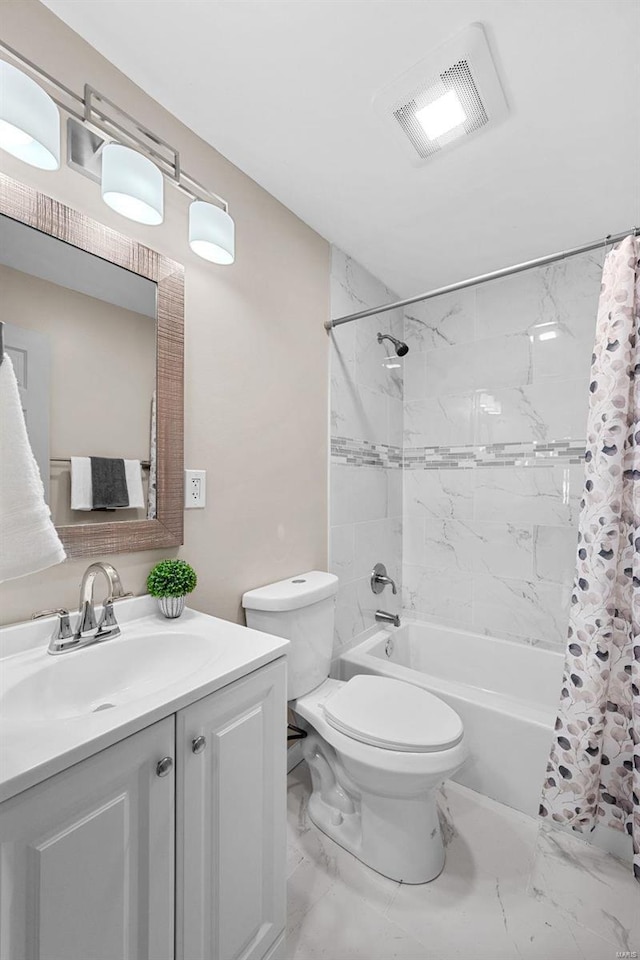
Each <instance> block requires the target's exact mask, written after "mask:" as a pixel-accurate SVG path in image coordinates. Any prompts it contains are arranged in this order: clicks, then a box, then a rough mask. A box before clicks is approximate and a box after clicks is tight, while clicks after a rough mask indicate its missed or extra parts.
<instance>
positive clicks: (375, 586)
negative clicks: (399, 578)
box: [371, 563, 398, 594]
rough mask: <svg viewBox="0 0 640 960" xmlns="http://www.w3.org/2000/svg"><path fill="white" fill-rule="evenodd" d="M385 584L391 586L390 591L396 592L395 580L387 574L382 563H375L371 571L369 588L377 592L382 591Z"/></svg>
mask: <svg viewBox="0 0 640 960" xmlns="http://www.w3.org/2000/svg"><path fill="white" fill-rule="evenodd" d="M386 586H390V587H391V591H392V593H394V594H395V593H397V592H398V588H397V587H396V584H395V581H394V580H392V579H391V577H388V576H387V568H386V567H385V565H384V563H376V565H375V567H374V568H373V570H372V571H371V589H372V590H373V592H374V593H376V594H377V593H382V591H383V590H384V588H385V587H386Z"/></svg>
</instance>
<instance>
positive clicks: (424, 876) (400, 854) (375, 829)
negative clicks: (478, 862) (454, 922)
mask: <svg viewBox="0 0 640 960" xmlns="http://www.w3.org/2000/svg"><path fill="white" fill-rule="evenodd" d="M304 758H305V760H306V762H307V763H308V765H309V769H310V772H311V781H312V786H313V790H312V794H311V797H310V798H309V806H308V811H309V816H310V818H311V820H312V821H313V823H314V824H315V825H316V826H317V827H318V828H319V829H320V830H322V832H323V833H326V834H327V836H329V837H331V839H332V840H335V841H336V843H339V844H340V846H341V847H344V849H345V850H348V851H349V853H352V854H353V855H354V856H355V857H357V858H358V860H361V861H362V862H363V863H365V864H366V865H367V866H368V867H371V868H372V869H373V870H376V871H377V872H378V873H381V874H382V875H383V876H385V877H389V879H391V880H396V881H398V882H401V883H416V884H417V883H427V882H428V881H429V880H434V879H435V878H436V877H437V876H438V875H439V874H440V873H441V871H442V868H443V867H444V861H445V853H444V844H443V842H442V833H441V831H440V822H439V819H438V810H437V806H436V802H435V788H436V787H437V786H438V784H437V783H434V784H433V788H432V789H429V790H427V791H425V792H424V793H421V794H419V795H418V796H415V797H411V798H397V797H382V796H378V795H375V794H372V793H370V792H368V791H365V790H360V789H358V788H356V787H355V785H354V784H353V783H351V782H349V781H348V777H347V776H346V774H345V773H344V771H343V770H341V769H340V765H339V763H338V760H337V756H336V753H335V751H334V750H333V748H332V747H330V746H329V745H328V744H327V743H325V742H324V741H323V740H321V738H320V737H319V736H317V734H315V733H312V734H310V735H309V736H308V737H307V739H306V740H305V741H304Z"/></svg>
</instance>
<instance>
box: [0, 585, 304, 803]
mask: <svg viewBox="0 0 640 960" xmlns="http://www.w3.org/2000/svg"><path fill="white" fill-rule="evenodd" d="M116 611H117V618H118V623H119V624H120V628H121V631H122V633H121V634H120V636H117V637H112V638H110V639H107V640H104V641H102V642H100V643H95V644H91V645H89V646H86V647H83V648H81V649H77V650H70V651H67V652H65V653H62V654H60V655H58V656H54V657H52V656H50V655H49V653H48V652H47V648H48V646H49V640H50V637H51V635H52V632H53V630H54V628H55V626H56V619H55V617H49V618H47V619H39V620H30V621H26V622H24V623H18V624H14V625H12V626H9V627H3V628H0V802H1V801H3V800H6V799H8V798H9V797H12V796H15V795H16V794H17V793H19V792H21V791H22V790H26V789H28V788H29V787H31V786H33V785H34V784H36V783H40V782H41V781H42V780H44V779H46V778H47V777H51V776H54V775H55V774H57V773H59V772H61V771H63V770H65V769H66V768H68V767H69V766H71V765H72V764H74V763H79V762H80V761H81V760H84V759H86V758H87V757H90V756H93V755H94V754H95V753H96V752H97V751H98V750H103V749H105V748H106V747H109V746H111V745H112V744H114V743H117V742H119V741H120V740H122V739H123V738H124V737H128V736H131V735H132V734H135V733H137V732H138V731H139V730H142V729H144V728H145V727H148V726H150V725H151V724H153V723H155V722H156V721H159V720H162V719H164V718H165V717H169V716H172V715H174V714H176V713H178V712H179V711H180V710H182V709H183V708H184V707H187V706H188V705H189V704H192V703H194V702H195V701H196V700H199V699H201V698H203V697H207V696H209V694H211V693H213V692H214V691H216V690H219V689H220V688H221V687H224V686H226V685H227V684H230V683H233V682H234V681H235V680H238V679H240V678H241V677H244V676H246V675H247V674H248V673H249V672H251V671H252V670H257V669H259V668H260V667H262V666H264V665H266V664H267V663H271V662H272V661H273V660H275V659H277V658H278V657H282V656H285V655H286V648H287V647H288V643H287V641H286V640H283V639H282V638H281V637H275V636H272V635H271V634H265V633H260V632H257V631H256V630H248V629H247V628H246V627H243V626H240V624H238V623H230V622H229V621H227V620H220V619H218V618H217V617H210V616H207V615H206V614H204V613H199V612H198V611H196V610H190V609H189V608H188V607H187V608H186V609H185V611H184V613H183V614H182V616H181V617H180V619H179V620H169V619H166V618H165V617H163V616H162V615H161V614H160V612H159V611H158V605H157V602H156V601H155V600H154V599H153V598H152V597H149V596H146V597H131V598H129V599H123V600H121V601H120V602H119V603H118V605H117V608H116ZM76 619H77V613H75V612H73V613H72V618H71V620H72V623H75V622H76Z"/></svg>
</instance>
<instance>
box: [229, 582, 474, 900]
mask: <svg viewBox="0 0 640 960" xmlns="http://www.w3.org/2000/svg"><path fill="white" fill-rule="evenodd" d="M337 591H338V578H337V577H335V576H333V575H332V574H330V573H324V572H322V571H318V570H312V571H310V572H308V573H302V574H300V575H299V576H297V577H291V578H290V579H288V580H281V581H279V582H278V583H272V584H269V585H267V586H264V587H259V588H258V589H256V590H250V591H248V592H247V593H245V594H244V596H243V598H242V605H243V606H244V608H245V610H246V616H247V626H249V627H252V628H253V629H255V630H262V631H263V632H265V633H271V634H275V635H276V636H280V637H284V638H286V639H287V640H289V641H290V647H289V651H288V688H287V689H288V693H287V698H288V700H289V706H290V707H291V708H292V709H293V710H294V711H295V713H296V714H297V715H298V717H301V718H302V719H303V720H304V721H306V726H307V729H308V736H307V737H306V738H305V739H304V740H303V756H304V759H305V760H306V762H307V763H308V765H309V768H310V771H311V781H312V793H311V797H310V799H309V816H310V817H311V819H312V821H313V822H314V823H315V825H316V826H317V827H319V829H320V830H322V831H323V832H324V833H326V834H327V835H328V836H329V837H331V838H332V839H333V840H335V841H336V843H339V844H340V845H341V846H342V847H344V848H345V849H346V850H348V851H349V852H350V853H352V854H353V855H354V856H356V857H358V859H359V860H362V862H363V863H366V864H367V865H368V866H369V867H372V868H373V869H374V870H377V871H378V873H381V874H383V875H384V876H385V877H390V878H391V879H392V880H398V881H402V882H404V883H426V882H427V881H428V880H433V879H434V878H435V877H437V876H438V874H439V873H440V871H441V870H442V868H443V866H444V859H445V853H444V844H443V842H442V834H441V831H440V823H439V820H438V811H437V807H436V801H435V791H436V788H437V787H438V786H439V785H440V784H441V783H442V782H443V781H444V780H446V779H447V778H448V777H451V776H452V775H453V774H454V773H455V772H456V770H458V769H459V767H460V766H461V765H462V763H463V762H464V760H465V759H466V755H467V750H466V745H465V742H464V729H463V725H462V721H461V719H460V717H459V716H458V714H457V713H456V712H455V710H452V709H451V707H449V706H448V705H447V704H446V703H444V702H443V701H442V700H440V699H438V697H435V696H434V695H433V694H431V693H429V692H427V691H426V690H423V689H422V688H421V687H418V686H414V685H413V684H410V683H405V682H404V681H402V680H395V679H392V678H390V677H380V676H370V675H364V674H362V675H358V676H355V677H353V678H352V679H351V680H348V681H346V682H345V681H341V680H334V679H331V678H330V677H329V671H330V667H331V652H332V647H333V626H334V613H335V603H336V594H337Z"/></svg>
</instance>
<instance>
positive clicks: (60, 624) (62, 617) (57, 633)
mask: <svg viewBox="0 0 640 960" xmlns="http://www.w3.org/2000/svg"><path fill="white" fill-rule="evenodd" d="M56 614H57V617H58V620H57V622H56V625H55V626H54V628H53V633H52V634H51V639H52V640H53V641H54V643H56V642H60V641H61V640H70V639H71V637H72V636H73V631H72V630H71V623H70V620H69V611H68V610H65V609H64V607H59V608H58V609H56V610H39V611H38V613H34V614H33V615H32V617H31V619H32V620H40V619H41V618H42V617H53V616H55V615H56Z"/></svg>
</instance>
